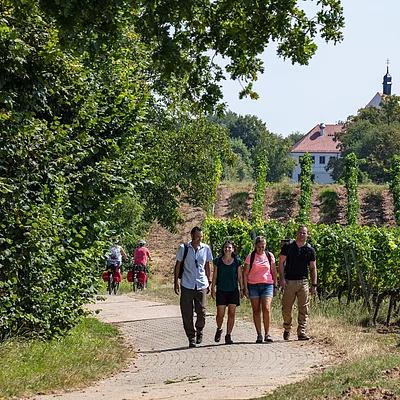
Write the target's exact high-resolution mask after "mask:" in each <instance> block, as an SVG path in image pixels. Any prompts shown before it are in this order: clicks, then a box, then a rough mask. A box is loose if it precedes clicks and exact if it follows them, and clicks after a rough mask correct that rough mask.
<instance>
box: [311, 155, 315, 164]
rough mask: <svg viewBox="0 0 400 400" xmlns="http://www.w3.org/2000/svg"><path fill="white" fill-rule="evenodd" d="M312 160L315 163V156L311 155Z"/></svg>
mask: <svg viewBox="0 0 400 400" xmlns="http://www.w3.org/2000/svg"><path fill="white" fill-rule="evenodd" d="M311 161H312V163H313V164H315V156H311Z"/></svg>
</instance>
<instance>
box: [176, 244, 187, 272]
mask: <svg viewBox="0 0 400 400" xmlns="http://www.w3.org/2000/svg"><path fill="white" fill-rule="evenodd" d="M183 247H184V248H185V250H184V251H183V258H182V261H181V265H180V266H179V275H178V278H179V279H182V275H183V267H184V264H185V258H186V256H187V252H188V249H189V246H188V245H187V244H186V243H183Z"/></svg>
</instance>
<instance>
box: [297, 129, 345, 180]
mask: <svg viewBox="0 0 400 400" xmlns="http://www.w3.org/2000/svg"><path fill="white" fill-rule="evenodd" d="M342 128H343V124H326V125H325V124H323V123H321V124H319V125H316V126H315V127H314V128H313V129H311V131H310V132H308V133H307V134H306V135H305V136H303V137H302V138H301V139H300V140H299V141H298V142H297V143H296V144H295V145H294V148H293V150H292V156H293V157H294V158H295V159H296V160H297V166H296V169H295V171H294V172H293V174H292V182H298V181H299V179H300V172H301V168H300V163H299V158H300V157H301V156H303V155H304V154H305V153H309V154H310V156H311V158H312V160H313V165H312V176H311V179H312V181H313V182H315V183H333V179H332V178H331V175H330V172H329V171H326V170H325V168H326V166H327V165H328V162H329V160H330V158H332V157H333V158H339V157H340V150H339V149H338V144H339V143H338V142H335V141H334V140H333V139H334V137H335V133H336V132H340V131H341V130H342Z"/></svg>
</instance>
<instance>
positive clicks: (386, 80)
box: [382, 59, 392, 96]
mask: <svg viewBox="0 0 400 400" xmlns="http://www.w3.org/2000/svg"><path fill="white" fill-rule="evenodd" d="M386 64H387V67H386V75H385V76H384V77H383V82H382V83H383V94H386V95H389V96H390V95H391V94H392V77H391V76H390V74H389V59H387V61H386Z"/></svg>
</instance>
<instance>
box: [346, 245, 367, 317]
mask: <svg viewBox="0 0 400 400" xmlns="http://www.w3.org/2000/svg"><path fill="white" fill-rule="evenodd" d="M350 252H351V255H352V257H353V262H354V266H355V267H356V271H357V275H358V279H359V281H360V284H361V289H362V292H363V295H364V299H365V305H366V306H367V310H368V312H369V313H371V305H370V303H369V292H368V289H367V286H366V285H365V281H364V277H363V274H362V272H361V269H360V265H359V264H358V261H357V257H356V253H355V251H354V249H353V248H352V247H351V248H350Z"/></svg>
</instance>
